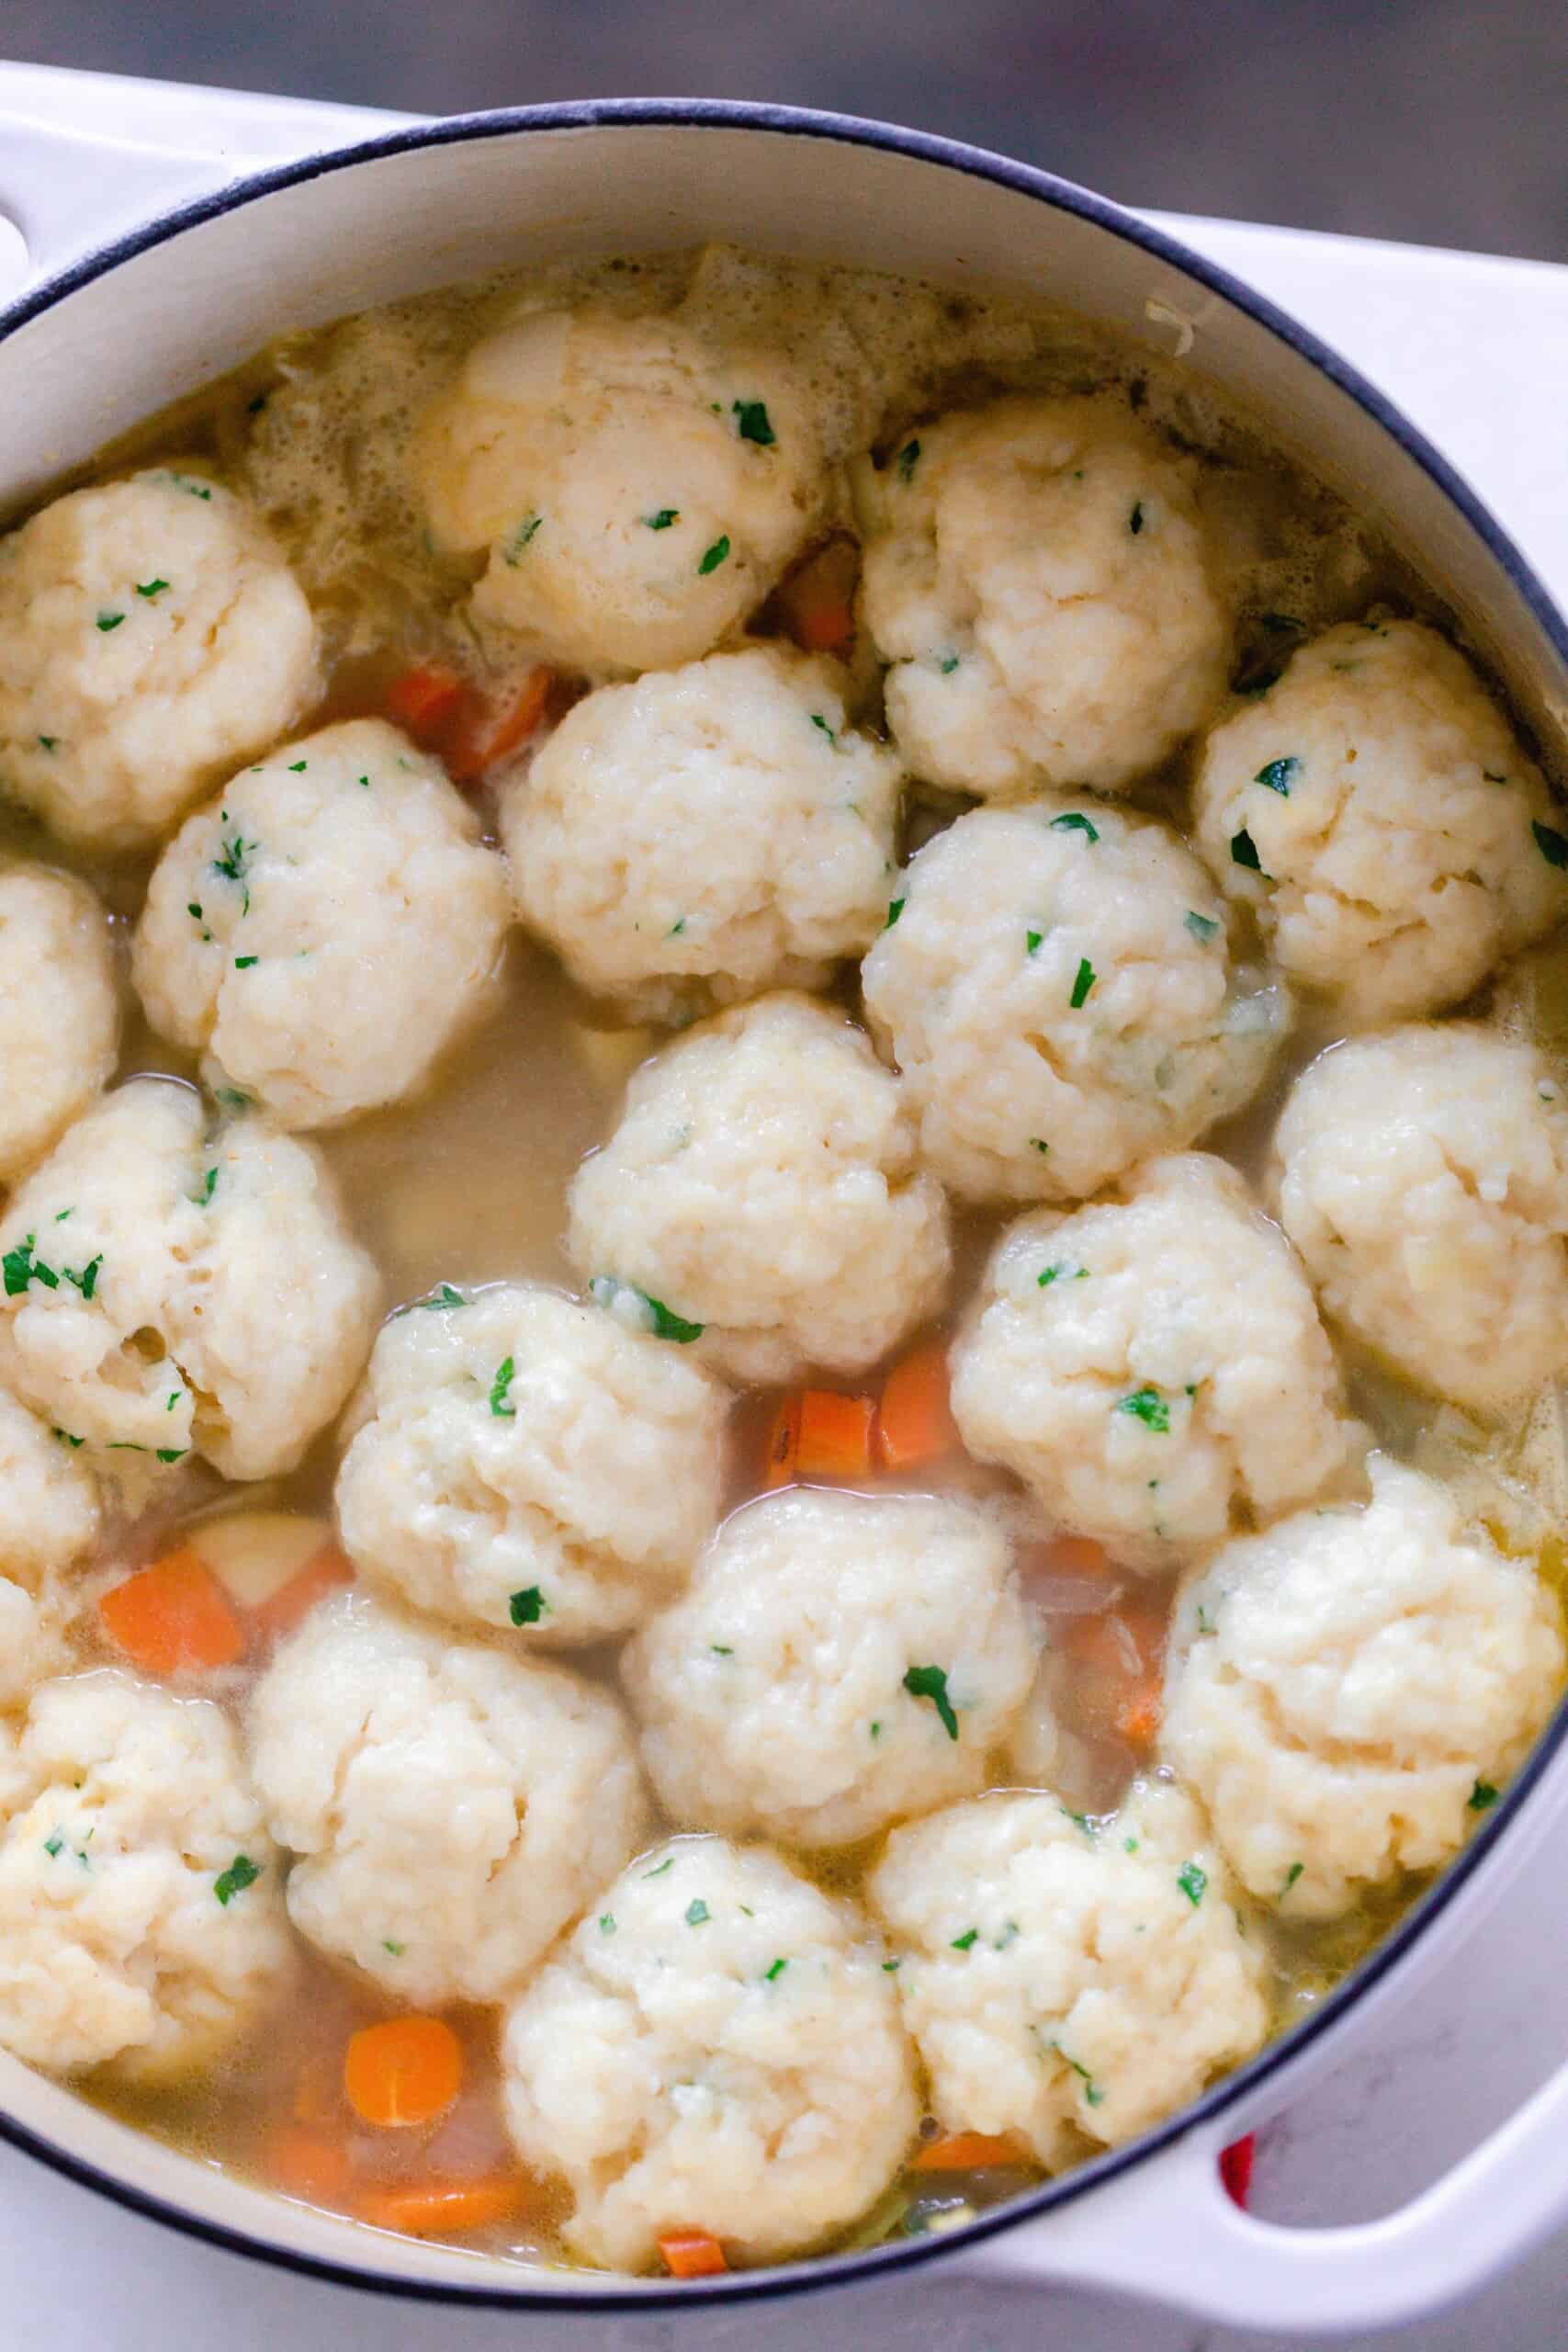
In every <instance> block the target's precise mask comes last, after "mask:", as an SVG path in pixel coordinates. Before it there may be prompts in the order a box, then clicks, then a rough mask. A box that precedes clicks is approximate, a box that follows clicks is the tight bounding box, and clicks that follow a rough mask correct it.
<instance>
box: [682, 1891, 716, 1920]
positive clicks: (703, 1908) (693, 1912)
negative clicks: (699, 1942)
mask: <svg viewBox="0 0 1568 2352" xmlns="http://www.w3.org/2000/svg"><path fill="white" fill-rule="evenodd" d="M712 1917H713V1914H712V1912H711V1911H710V1910H709V1909H708V1906H707V1905H706V1904H705V1902H704V1901H703V1898H702V1896H701V1895H700V1894H699V1895H696V1896H694V1898H693V1900H692V1901H691V1902H690V1903H688V1904H687V1905H686V1925H687V1927H688V1928H703V1927H705V1926H706V1925H707V1922H708V1921H709V1919H711V1918H712Z"/></svg>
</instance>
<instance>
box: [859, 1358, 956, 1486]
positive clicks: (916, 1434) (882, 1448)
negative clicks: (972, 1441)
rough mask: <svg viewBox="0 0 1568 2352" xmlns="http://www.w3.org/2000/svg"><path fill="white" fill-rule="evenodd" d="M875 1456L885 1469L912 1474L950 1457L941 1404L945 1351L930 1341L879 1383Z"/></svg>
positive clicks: (949, 1419) (949, 1423)
mask: <svg viewBox="0 0 1568 2352" xmlns="http://www.w3.org/2000/svg"><path fill="white" fill-rule="evenodd" d="M876 1443H877V1452H878V1453H879V1455H880V1456H881V1460H882V1466H883V1468H884V1469H885V1470H918V1469H919V1468H920V1467H921V1466H922V1465H923V1464H925V1463H928V1462H940V1461H941V1460H942V1457H943V1456H944V1455H945V1454H949V1453H956V1451H957V1449H958V1431H957V1430H956V1428H955V1427H954V1426H953V1414H952V1411H951V1409H950V1408H949V1405H948V1401H947V1351H946V1349H945V1348H943V1347H942V1346H941V1345H940V1343H939V1342H938V1341H937V1340H930V1341H928V1343H927V1344H926V1346H924V1347H923V1348H916V1349H915V1350H913V1351H912V1352H911V1353H910V1354H908V1355H907V1356H906V1357H905V1358H904V1360H903V1362H902V1363H896V1364H895V1365H894V1367H893V1369H892V1371H891V1372H890V1373H889V1374H888V1375H887V1377H886V1380H885V1381H884V1382H883V1384H882V1402H881V1405H880V1406H879V1407H878V1408H877V1415H876Z"/></svg>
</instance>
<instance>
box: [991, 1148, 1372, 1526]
mask: <svg viewBox="0 0 1568 2352" xmlns="http://www.w3.org/2000/svg"><path fill="white" fill-rule="evenodd" d="M952 1362H953V1417H954V1419H956V1421H957V1423H958V1426H959V1429H960V1430H961V1431H962V1433H963V1437H964V1443H965V1444H966V1445H967V1446H968V1447H969V1449H970V1451H971V1453H976V1454H978V1455H979V1456H980V1458H981V1459H982V1460H983V1461H987V1462H1000V1463H1003V1464H1006V1466H1007V1467H1008V1468H1009V1469H1010V1470H1013V1471H1015V1472H1016V1473H1017V1474H1018V1476H1020V1477H1021V1479H1023V1481H1024V1483H1025V1484H1026V1485H1027V1486H1028V1487H1030V1488H1031V1489H1032V1492H1033V1493H1034V1494H1035V1495H1036V1496H1037V1497H1038V1498H1039V1499H1040V1501H1041V1503H1042V1504H1043V1507H1044V1509H1045V1510H1046V1511H1047V1512H1048V1513H1049V1514H1050V1516H1051V1517H1052V1518H1053V1519H1054V1520H1055V1521H1058V1522H1059V1523H1060V1524H1061V1525H1062V1526H1065V1527H1069V1528H1072V1529H1074V1530H1076V1531H1077V1532H1078V1533H1080V1534H1083V1535H1090V1536H1094V1537H1096V1538H1098V1539H1099V1540H1100V1542H1101V1543H1104V1544H1109V1545H1110V1546H1111V1550H1112V1551H1113V1552H1114V1553H1115V1554H1116V1556H1117V1557H1118V1559H1121V1560H1124V1561H1125V1562H1126V1563H1127V1564H1128V1565H1129V1566H1140V1567H1145V1568H1158V1567H1164V1566H1169V1565H1170V1563H1171V1562H1172V1560H1173V1559H1174V1558H1176V1557H1177V1556H1178V1555H1179V1553H1181V1552H1182V1551H1184V1550H1190V1549H1191V1548H1192V1547H1193V1546H1194V1545H1196V1544H1213V1543H1215V1542H1217V1541H1218V1540H1219V1539H1220V1538H1221V1537H1223V1536H1224V1535H1226V1534H1228V1533H1229V1532H1231V1531H1232V1529H1233V1528H1235V1527H1236V1526H1238V1525H1246V1524H1247V1523H1248V1522H1249V1521H1260V1520H1267V1519H1271V1518H1273V1517H1275V1516H1276V1515H1277V1514H1278V1513H1279V1512H1280V1511H1282V1510H1292V1509H1293V1508H1294V1507H1295V1505H1296V1504H1298V1503H1302V1502H1305V1501H1307V1500H1308V1499H1309V1498H1311V1497H1312V1496H1314V1495H1315V1494H1317V1493H1319V1492H1320V1491H1321V1489H1322V1488H1323V1487H1324V1486H1325V1484H1327V1483H1328V1481H1329V1480H1331V1479H1332V1478H1334V1477H1335V1476H1337V1474H1339V1473H1342V1472H1343V1471H1344V1470H1345V1468H1346V1466H1347V1463H1348V1458H1349V1456H1350V1454H1351V1453H1352V1451H1353V1449H1354V1444H1355V1441H1356V1438H1357V1437H1358V1435H1359V1436H1360V1437H1361V1440H1362V1442H1363V1443H1364V1442H1365V1434H1364V1432H1361V1431H1359V1430H1357V1428H1356V1426H1355V1424H1353V1423H1351V1422H1349V1421H1348V1420H1347V1419H1346V1415H1345V1401H1344V1397H1343V1395H1342V1392H1341V1388H1340V1382H1339V1369H1338V1366H1337V1363H1336V1362H1335V1358H1334V1351H1333V1349H1332V1348H1331V1347H1330V1346H1329V1343H1328V1339H1327V1335H1326V1334H1325V1331H1324V1329H1323V1326H1322V1324H1321V1323H1320V1322H1319V1320H1318V1316H1317V1308H1316V1306H1315V1304H1314V1300H1313V1295H1312V1291H1311V1289H1310V1287H1309V1286H1308V1283H1307V1281H1306V1277H1305V1275H1304V1274H1303V1272H1302V1269H1301V1266H1300V1265H1299V1263H1298V1262H1297V1260H1296V1257H1295V1253H1294V1252H1293V1250H1292V1249H1291V1248H1290V1246H1289V1244H1288V1243H1287V1242H1285V1241H1284V1240H1283V1239H1282V1238H1281V1237H1280V1232H1279V1229H1278V1227H1275V1226H1274V1225H1272V1224H1270V1222H1269V1219H1268V1217H1266V1216H1264V1215H1263V1213H1262V1211H1261V1210H1260V1209H1258V1207H1256V1206H1255V1204H1253V1202H1252V1200H1251V1198H1250V1196H1249V1195H1248V1193H1247V1187H1246V1185H1245V1184H1244V1183H1243V1182H1242V1180H1241V1178H1240V1177H1239V1176H1238V1175H1237V1174H1236V1172H1235V1170H1234V1169H1233V1168H1230V1167H1228V1166H1227V1165H1226V1163H1225V1162H1224V1160H1223V1159H1212V1158H1211V1157H1210V1156H1209V1155H1208V1154H1207V1153H1204V1152H1184V1153H1180V1154H1178V1155H1176V1156H1174V1157H1173V1158H1171V1159H1156V1160H1151V1161H1150V1162H1149V1163H1148V1165H1147V1166H1146V1167H1145V1168H1142V1169H1140V1170H1139V1171H1138V1172H1137V1174H1136V1175H1135V1176H1133V1177H1131V1178H1129V1180H1128V1182H1126V1184H1125V1185H1124V1186H1123V1187H1122V1196H1121V1198H1120V1199H1117V1200H1111V1201H1101V1202H1096V1203H1093V1204H1090V1205H1089V1207H1087V1208H1081V1209H1078V1210H1077V1212H1076V1213H1075V1214H1074V1215H1073V1216H1066V1217H1064V1216H1058V1215H1056V1214H1055V1212H1053V1211H1051V1210H1049V1209H1041V1210H1038V1211H1036V1212H1035V1213H1034V1214H1033V1215H1032V1216H1023V1217H1020V1218H1019V1219H1018V1221H1017V1223H1016V1224H1014V1225H1011V1226H1010V1227H1008V1230H1007V1231H1006V1232H1005V1233H1004V1234H1003V1236H1002V1238H1001V1240H1000V1242H999V1243H998V1247H997V1250H996V1251H995V1254H994V1255H993V1257H992V1259H991V1262H990V1265H989V1268H988V1269H987V1275H986V1281H985V1285H984V1288H983V1290H982V1293H981V1296H980V1300H979V1302H978V1304H977V1306H976V1309H975V1310H974V1312H973V1313H972V1315H971V1317H970V1318H969V1321H968V1323H967V1325H966V1327H965V1329H964V1331H963V1332H962V1334H961V1335H960V1337H959V1340H958V1341H957V1344H956V1345H955V1347H954V1349H953V1359H952Z"/></svg>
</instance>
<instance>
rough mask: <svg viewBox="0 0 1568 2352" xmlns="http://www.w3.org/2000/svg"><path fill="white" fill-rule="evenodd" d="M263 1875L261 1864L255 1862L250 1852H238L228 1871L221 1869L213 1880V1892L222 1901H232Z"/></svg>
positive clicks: (227, 1902) (223, 1902)
mask: <svg viewBox="0 0 1568 2352" xmlns="http://www.w3.org/2000/svg"><path fill="white" fill-rule="evenodd" d="M260 1876H261V1865H260V1863H259V1862H253V1861H252V1860H251V1858H250V1856H249V1855H248V1854H236V1855H235V1857H234V1859H233V1860H232V1861H231V1863H230V1865H229V1867H228V1869H227V1870H226V1871H219V1873H218V1876H217V1877H216V1878H215V1879H214V1880H213V1882H212V1892H213V1894H215V1895H216V1896H217V1897H218V1900H219V1902H220V1903H222V1904H225V1905H227V1904H230V1903H232V1901H233V1900H234V1897H235V1895H236V1894H243V1893H244V1891H245V1889H246V1887H247V1886H254V1884H255V1883H256V1881H257V1879H258V1878H260Z"/></svg>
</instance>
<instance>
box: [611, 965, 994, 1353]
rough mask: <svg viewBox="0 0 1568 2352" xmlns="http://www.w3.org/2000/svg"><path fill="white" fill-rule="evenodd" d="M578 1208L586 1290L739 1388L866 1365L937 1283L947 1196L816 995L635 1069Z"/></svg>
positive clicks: (763, 1003) (929, 1302) (945, 1254)
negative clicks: (815, 1370)
mask: <svg viewBox="0 0 1568 2352" xmlns="http://www.w3.org/2000/svg"><path fill="white" fill-rule="evenodd" d="M570 1210H571V1224H570V1241H569V1246H570V1251H571V1255H572V1259H573V1261H574V1262H575V1263H576V1264H577V1265H578V1266H579V1267H581V1270H582V1272H584V1273H585V1274H587V1275H589V1276H591V1277H592V1280H593V1287H594V1295H596V1296H597V1297H599V1298H600V1299H601V1300H602V1301H603V1302H604V1304H606V1305H608V1306H610V1308H611V1310H612V1312H614V1313H615V1314H618V1315H620V1316H622V1317H625V1318H626V1320H628V1321H631V1322H633V1323H635V1324H637V1325H640V1326H642V1327H644V1328H653V1329H657V1330H659V1331H660V1332H661V1333H662V1334H663V1335H665V1336H667V1337H670V1338H673V1339H677V1340H687V1341H692V1340H696V1341H698V1343H699V1351H700V1352H701V1353H702V1354H703V1355H704V1356H705V1357H706V1358H707V1359H708V1360H709V1361H711V1362H713V1363H716V1365H717V1366H718V1368H719V1369H720V1370H722V1371H725V1372H728V1373H730V1374H732V1375H733V1376H734V1377H736V1378H737V1379H740V1380H757V1381H766V1380H781V1381H782V1380H788V1379H790V1378H792V1377H793V1376H794V1375H795V1374H796V1373H797V1372H798V1371H800V1369H801V1368H802V1367H803V1366H804V1365H806V1364H807V1363H816V1364H821V1365H823V1366H825V1367H827V1368H828V1369H829V1370H830V1371H833V1372H838V1373H850V1372H859V1371H862V1370H863V1369H864V1367H865V1366H866V1365H868V1364H873V1363H876V1361H877V1359H878V1358H879V1357H881V1356H884V1355H886V1352H887V1351H888V1350H889V1349H890V1348H891V1347H893V1346H894V1345H895V1343H896V1342H897V1340H900V1339H902V1338H903V1336H904V1334H905V1333H906V1332H907V1331H910V1330H913V1329H915V1327H916V1325H917V1324H919V1323H922V1322H924V1321H925V1319H926V1317H928V1316H929V1315H931V1314H932V1313H933V1312H934V1311H935V1309H936V1307H937V1306H939V1305H940V1303H941V1300H942V1294H943V1292H944V1290H945V1288H946V1284H947V1276H948V1267H949V1262H950V1248H949V1241H948V1229H947V1208H946V1204H945V1202H944V1201H943V1199H942V1193H941V1191H940V1190H939V1188H938V1187H937V1185H936V1184H935V1183H934V1182H932V1180H931V1177H929V1176H926V1175H923V1174H921V1173H920V1171H919V1169H918V1167H917V1165H916V1158H915V1132H914V1122H913V1120H912V1119H911V1117H910V1116H909V1114H908V1109H907V1108H906V1105H905V1103H904V1099H903V1096H902V1094H901V1092H900V1090H899V1085H898V1080H897V1079H896V1078H895V1077H894V1075H893V1074H892V1072H891V1071H890V1070H886V1069H883V1068H882V1066H881V1064H880V1063H879V1062H878V1060H877V1058H876V1057H875V1055H874V1053H873V1052H872V1049H871V1046H870V1045H869V1044H868V1042H867V1040H866V1039H865V1037H864V1036H863V1035H862V1033H861V1032H860V1031H859V1030H858V1029H857V1028H855V1027H854V1025H853V1023H851V1022H848V1021H846V1020H845V1019H844V1018H843V1017H842V1015H841V1014H840V1013H837V1012H831V1011H829V1008H828V1007H827V1006H826V1005H821V1004H818V1003H815V1002H814V1001H812V1000H811V999H810V998H808V997H803V996H795V995H778V996H767V997H761V998H759V999H758V1001H756V1002H755V1003H754V1004H749V1005H743V1006H740V1007H739V1008H738V1009H737V1010H736V1011H734V1012H726V1013H721V1014H719V1015H718V1016H717V1017H716V1019H714V1020H712V1021H708V1022H705V1023H703V1024H702V1025H701V1026H700V1027H699V1028H696V1029H694V1030H693V1031H691V1033H690V1034H689V1035H686V1036H684V1037H682V1038H681V1039H680V1040H679V1041H678V1043H676V1044H675V1045H673V1046H669V1047H668V1048H667V1049H666V1050H665V1051H664V1052H663V1053H662V1054H660V1055H658V1056H656V1057H655V1058H654V1059H653V1060H652V1061H650V1062H649V1063H647V1064H645V1066H644V1067H643V1069H640V1070H639V1071H638V1072H637V1076H636V1077H635V1078H634V1079H633V1080H632V1082H631V1084H630V1086H629V1087H628V1088H627V1090H626V1107H625V1109H624V1111H623V1112H622V1114H621V1121H620V1125H618V1126H617V1128H616V1129H615V1134H614V1135H613V1136H612V1137H611V1138H610V1141H609V1142H608V1144H606V1146H605V1147H604V1150H603V1151H599V1152H596V1153H595V1154H594V1155H593V1157H592V1159H590V1160H588V1161H587V1162H586V1163H585V1165H584V1166H583V1167H582V1168H581V1170H579V1172H578V1175H577V1178H576V1180H575V1182H573V1184H572V1188H571V1194H570Z"/></svg>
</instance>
